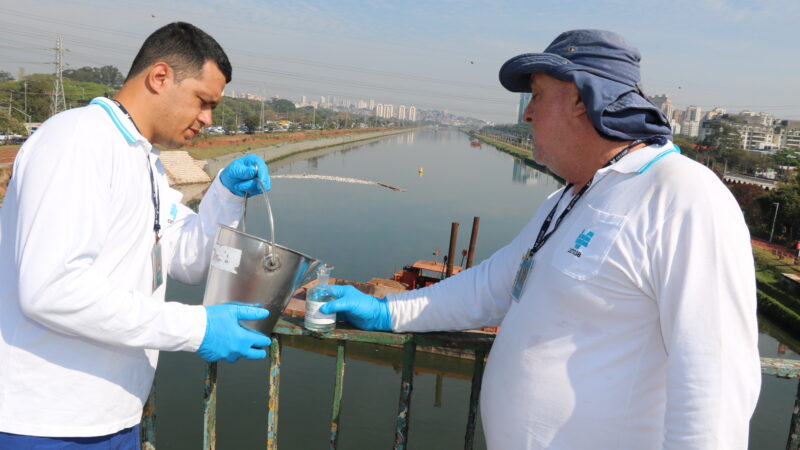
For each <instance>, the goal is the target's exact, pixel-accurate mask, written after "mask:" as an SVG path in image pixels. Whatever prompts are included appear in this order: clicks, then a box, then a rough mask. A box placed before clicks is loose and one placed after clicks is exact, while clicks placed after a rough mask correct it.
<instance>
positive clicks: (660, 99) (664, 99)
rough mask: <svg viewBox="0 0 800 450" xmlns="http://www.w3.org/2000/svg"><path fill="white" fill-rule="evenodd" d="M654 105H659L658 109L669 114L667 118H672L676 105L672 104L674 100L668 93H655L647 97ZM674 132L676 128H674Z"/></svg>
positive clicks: (666, 114)
mask: <svg viewBox="0 0 800 450" xmlns="http://www.w3.org/2000/svg"><path fill="white" fill-rule="evenodd" d="M647 99H648V100H650V101H651V102H652V103H653V104H654V105H656V106H658V109H660V110H661V112H663V113H664V115H665V116H667V120H672V115H673V114H674V113H675V107H674V106H673V105H672V100H671V99H670V98H669V95H667V94H661V95H654V96H652V97H647ZM672 131H673V133H674V132H675V130H674V129H673V130H672Z"/></svg>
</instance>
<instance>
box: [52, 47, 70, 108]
mask: <svg viewBox="0 0 800 450" xmlns="http://www.w3.org/2000/svg"><path fill="white" fill-rule="evenodd" d="M55 51H56V62H55V65H56V73H55V80H54V84H53V97H52V101H51V103H50V115H56V114H58V113H59V112H61V111H64V110H65V109H67V102H66V100H65V99H64V79H63V71H64V42H63V41H62V39H61V36H59V37H58V40H57V41H56V48H55Z"/></svg>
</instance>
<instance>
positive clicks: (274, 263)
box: [242, 177, 281, 272]
mask: <svg viewBox="0 0 800 450" xmlns="http://www.w3.org/2000/svg"><path fill="white" fill-rule="evenodd" d="M256 180H257V181H258V184H260V185H261V192H262V193H263V194H264V200H265V201H266V202H267V217H268V218H269V230H270V237H271V241H270V243H269V251H268V252H267V254H266V255H265V256H264V261H263V264H264V269H266V270H268V271H270V272H272V271H274V270H277V269H278V268H279V267H280V266H281V262H280V260H279V259H278V254H277V253H275V222H274V221H273V219H272V206H270V204H269V196H268V195H267V189H266V188H265V187H264V182H263V181H261V179H259V178H257V177H256ZM247 197H248V195H247V193H246V192H245V194H244V214H243V215H242V232H243V233H247Z"/></svg>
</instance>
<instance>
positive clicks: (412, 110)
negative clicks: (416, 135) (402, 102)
mask: <svg viewBox="0 0 800 450" xmlns="http://www.w3.org/2000/svg"><path fill="white" fill-rule="evenodd" d="M408 120H410V121H412V122H415V121H416V120H417V108H416V107H414V106H409V107H408Z"/></svg>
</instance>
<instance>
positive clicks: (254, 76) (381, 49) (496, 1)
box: [0, 0, 800, 122]
mask: <svg viewBox="0 0 800 450" xmlns="http://www.w3.org/2000/svg"><path fill="white" fill-rule="evenodd" d="M176 20H183V21H187V22H191V23H193V24H195V25H197V26H199V27H200V28H202V29H204V30H205V31H207V32H208V33H209V34H211V35H212V36H214V37H215V38H216V39H217V40H218V41H219V42H220V44H222V46H223V48H225V50H226V51H227V53H228V55H229V57H230V59H231V63H232V64H233V82H232V83H231V84H230V85H229V87H228V91H230V90H234V91H236V92H251V93H253V94H262V93H265V94H266V95H268V96H275V95H277V96H280V97H284V98H290V99H294V100H299V99H300V96H301V95H306V96H308V97H309V100H312V99H315V98H317V99H318V97H319V96H320V95H326V96H328V95H335V96H337V97H346V98H351V99H353V100H358V99H369V98H374V99H375V100H376V102H378V103H393V104H395V105H400V104H405V105H407V106H408V105H414V106H416V107H417V108H422V109H446V110H447V111H449V112H452V113H457V114H463V115H467V116H472V117H478V118H481V119H486V120H492V121H495V122H512V121H514V120H516V108H517V102H518V98H519V96H518V94H513V93H509V92H507V91H505V90H504V89H503V88H502V86H500V84H499V82H498V81H497V72H498V69H499V68H500V66H501V65H502V63H503V62H504V61H505V60H507V59H508V58H510V57H512V56H515V55H517V54H520V53H526V52H538V51H542V50H544V48H545V47H546V46H547V44H548V43H550V41H552V40H553V39H554V38H555V37H556V36H557V35H558V34H559V33H560V32H562V31H565V30H568V29H574V28H602V29H608V30H612V31H616V32H618V33H620V34H622V35H623V36H625V37H626V38H627V39H628V40H629V41H630V42H632V43H633V44H634V45H636V46H637V47H639V49H640V50H641V52H642V55H643V58H642V78H643V87H644V90H645V92H647V93H648V94H668V95H669V96H670V97H671V98H672V99H673V103H674V104H675V105H676V107H678V108H685V107H686V106H688V105H699V106H701V107H703V109H704V110H705V109H710V108H713V107H715V106H720V107H723V108H726V109H728V110H729V111H732V112H738V111H740V110H742V109H750V110H756V111H765V112H769V113H772V114H775V115H776V116H778V117H780V118H785V119H794V120H800V34H798V32H797V30H798V27H800V1H798V0H765V1H758V0H748V1H740V0H735V1H730V0H692V1H689V0H673V1H651V0H640V1H623V0H617V1H614V0H605V1H588V0H580V1H578V0H573V1H570V0H562V1H555V0H554V1H533V0H529V1H511V0H509V1H503V0H481V1H472V0H425V1H418V0H393V1H389V0H364V1H346V0H345V1H306V0H292V1H267V0H218V1H206V0H193V1H184V0H173V1H169V2H167V1H164V0H158V1H152V0H142V1H136V2H125V1H106V0H68V1H64V0H58V1H51V0H26V1H22V0H18V1H10V0H0V70H5V71H8V72H11V73H12V74H14V75H16V74H17V71H18V68H19V67H24V68H25V69H26V70H27V72H28V73H35V72H52V71H53V64H52V61H53V60H54V56H53V51H52V50H48V48H52V47H54V46H55V39H56V37H57V36H58V35H61V36H62V38H63V39H64V46H65V47H66V48H67V49H69V52H67V53H66V56H65V60H66V63H67V64H68V67H67V68H78V67H81V66H85V65H91V66H101V65H106V64H112V65H115V66H117V67H118V68H119V69H120V71H122V72H123V74H125V73H127V71H128V68H129V67H130V62H131V60H132V59H133V57H134V55H135V54H136V52H137V50H138V48H139V46H140V45H141V43H142V41H143V40H144V38H145V37H147V35H148V34H150V33H151V32H152V31H154V30H155V29H156V28H158V27H160V26H162V25H164V24H166V23H168V22H172V21H176Z"/></svg>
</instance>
